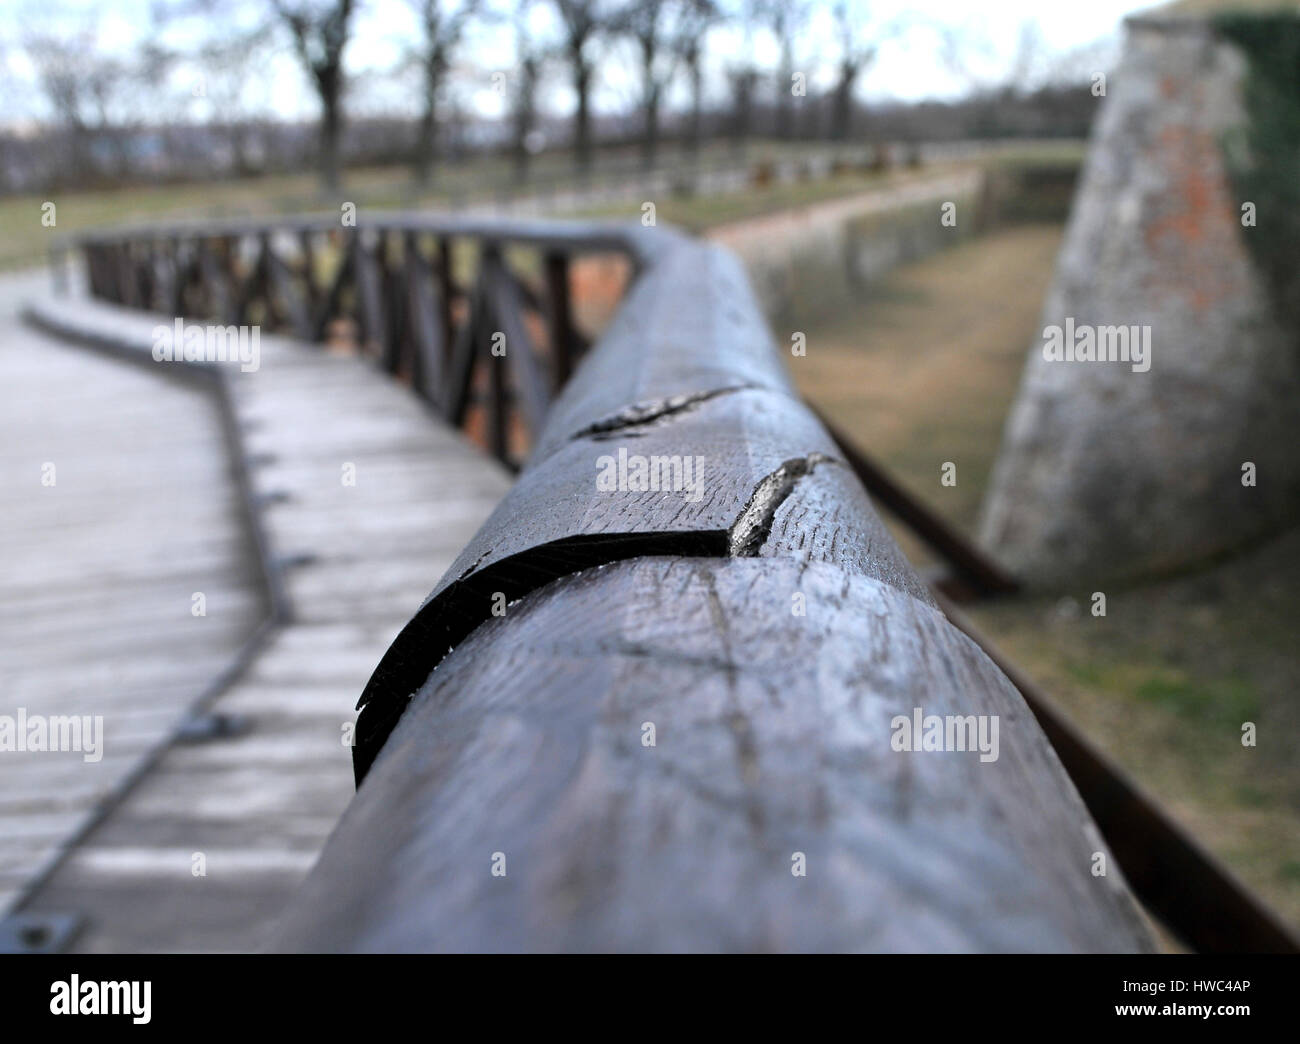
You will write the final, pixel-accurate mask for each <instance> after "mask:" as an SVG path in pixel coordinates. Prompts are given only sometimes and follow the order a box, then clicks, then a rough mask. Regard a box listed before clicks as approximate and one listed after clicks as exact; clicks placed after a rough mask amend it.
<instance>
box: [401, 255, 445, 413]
mask: <svg viewBox="0 0 1300 1044" xmlns="http://www.w3.org/2000/svg"><path fill="white" fill-rule="evenodd" d="M405 264H406V304H407V309H408V311H407V319H406V329H407V331H408V335H409V336H408V338H407V343H408V344H409V345H410V350H411V383H412V385H413V386H414V388H415V390H416V392H417V393H418V394H419V395H420V396H421V397H422V398H424V399H426V400H427V401H428V402H430V403H433V404H434V405H436V406H441V405H442V403H443V401H444V400H443V395H444V392H443V388H444V384H445V381H446V375H445V370H446V366H445V358H444V357H445V353H446V348H445V344H444V341H443V325H442V321H441V316H442V300H441V298H440V296H439V294H438V290H437V287H436V286H435V284H434V282H433V272H432V270H431V269H430V267H429V264H428V262H427V261H425V259H424V257H423V256H422V255H421V254H420V252H419V250H418V249H417V245H416V238H415V236H414V235H410V236H408V238H407V242H406V254H405Z"/></svg>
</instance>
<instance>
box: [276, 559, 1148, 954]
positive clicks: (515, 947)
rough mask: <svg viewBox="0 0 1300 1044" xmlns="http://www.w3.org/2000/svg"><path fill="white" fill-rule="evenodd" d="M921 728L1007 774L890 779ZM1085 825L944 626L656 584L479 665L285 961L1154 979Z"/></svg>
mask: <svg viewBox="0 0 1300 1044" xmlns="http://www.w3.org/2000/svg"><path fill="white" fill-rule="evenodd" d="M794 594H799V595H801V596H803V598H804V599H805V604H806V606H807V614H806V615H805V616H798V615H792V614H791V611H790V607H791V600H792V595H794ZM868 620H869V621H871V626H870V628H869V629H864V627H863V626H862V621H868ZM523 677H526V678H527V683H526V684H520V682H519V679H520V678H523ZM918 706H920V707H923V708H924V709H925V711H926V713H928V714H934V715H939V716H944V715H961V716H965V715H984V716H988V717H989V718H994V719H995V720H997V721H999V722H1000V723H1001V726H1000V731H999V739H998V746H999V750H998V757H997V758H996V760H993V761H987V762H986V761H983V760H981V756H980V754H979V753H977V752H973V751H972V752H969V753H960V752H947V753H945V752H937V753H936V752H923V751H920V752H914V751H898V750H895V749H893V747H892V744H891V735H892V728H891V719H892V718H893V717H894V716H896V715H899V716H905V717H906V718H907V719H909V720H910V719H911V717H912V715H913V711H914V708H916V707H918ZM647 726H653V728H654V745H653V746H648V745H646V743H645V739H644V737H646V736H647ZM1086 821H1087V813H1086V812H1085V811H1084V809H1083V806H1082V805H1081V804H1080V802H1079V799H1078V797H1077V795H1075V793H1074V791H1073V789H1072V788H1071V787H1070V784H1069V782H1068V780H1067V779H1066V777H1065V775H1064V773H1063V772H1062V771H1061V768H1060V765H1059V763H1058V762H1057V761H1056V758H1055V756H1054V755H1053V754H1052V752H1051V750H1050V748H1049V747H1048V745H1047V742H1046V741H1045V739H1044V738H1043V735H1042V733H1041V732H1040V731H1039V730H1038V728H1037V726H1036V725H1035V723H1034V721H1033V718H1032V716H1031V715H1030V714H1029V713H1028V711H1027V710H1026V708H1025V706H1024V703H1023V701H1022V700H1021V699H1020V696H1019V694H1018V693H1017V692H1016V691H1015V689H1014V688H1013V687H1012V686H1011V685H1010V683H1009V682H1008V681H1007V680H1006V678H1005V677H1003V676H1002V674H1001V673H1000V672H999V671H998V670H997V669H996V668H995V667H994V666H993V665H992V664H991V663H989V661H988V660H987V659H986V658H985V657H984V656H983V655H982V654H981V653H980V652H979V651H978V649H976V648H975V647H974V646H973V645H972V644H971V643H970V642H969V641H968V640H967V639H966V638H965V637H964V636H962V635H961V634H959V633H958V632H957V631H956V630H955V629H954V628H952V627H951V626H950V625H949V624H948V623H947V621H946V620H945V619H944V618H943V616H942V615H941V614H940V613H939V612H938V611H937V610H935V609H934V608H932V607H931V606H929V605H926V604H924V603H922V602H919V601H917V600H916V599H915V598H913V597H911V596H910V595H908V594H907V593H905V592H903V591H900V590H899V589H897V588H895V587H893V586H891V585H888V584H883V583H880V582H879V581H876V580H873V579H871V578H868V577H863V576H855V575H850V574H846V573H845V572H844V571H843V570H841V569H838V568H836V567H834V566H830V565H825V564H812V565H806V564H804V563H800V562H798V561H794V560H791V559H788V558H786V559H780V560H759V559H753V558H729V559H728V558H722V559H693V560H684V559H681V558H676V557H668V558H651V559H641V560H638V561H635V562H624V563H622V564H617V565H611V566H607V567H605V568H603V569H599V570H591V571H588V572H584V573H579V574H576V575H570V576H567V577H564V578H563V579H561V580H559V581H557V582H556V583H554V584H552V585H550V586H548V587H545V588H543V589H540V590H538V591H536V592H534V593H533V594H531V595H529V596H527V597H526V598H525V599H524V600H523V601H522V602H519V603H515V604H512V605H511V606H510V608H509V610H508V611H507V614H506V616H505V617H502V618H493V619H490V620H488V621H487V622H485V624H484V625H483V626H482V627H480V628H479V629H478V630H476V631H475V632H474V633H473V634H472V635H471V636H470V637H469V638H468V639H466V640H465V641H464V642H463V643H462V644H460V645H458V646H457V648H456V649H455V651H454V652H453V653H451V655H450V656H449V657H448V658H447V659H446V660H445V661H444V662H443V664H442V665H441V666H440V667H439V669H438V670H437V671H436V672H434V674H433V675H432V676H431V677H430V678H429V681H428V684H427V685H425V686H424V687H423V688H422V689H421V691H420V693H419V695H418V696H417V698H416V700H415V701H414V703H413V704H412V707H411V709H410V710H409V711H408V713H407V715H406V717H405V718H404V719H403V720H402V723H401V725H400V726H399V727H398V729H397V730H396V731H395V732H394V734H393V736H392V739H391V740H390V742H389V747H388V748H387V749H386V750H385V752H384V756H383V757H382V758H381V759H380V760H379V762H377V763H376V765H375V766H374V769H373V770H372V772H371V774H370V776H369V777H367V779H366V781H365V783H364V785H363V786H362V787H361V788H360V790H359V791H358V794H357V797H356V800H355V801H354V802H353V804H352V805H351V806H350V808H349V809H348V812H347V813H346V815H345V816H344V818H343V821H342V823H341V824H340V826H339V828H338V830H337V831H336V832H335V833H334V835H333V836H332V837H331V839H330V842H329V844H328V845H327V847H326V850H325V852H324V853H323V854H322V857H321V860H320V863H319V864H318V866H317V868H316V870H315V871H314V872H313V874H312V875H311V877H310V878H309V879H308V881H307V882H306V884H305V885H304V887H303V889H302V890H301V892H299V893H298V895H297V896H296V897H295V900H294V902H293V904H292V906H291V907H290V909H289V911H288V913H287V914H286V915H285V918H284V920H283V922H282V931H281V934H279V935H278V937H277V938H276V940H275V941H274V944H273V946H274V948H277V949H285V950H290V951H302V950H306V951H319V950H325V951H337V950H343V951H385V952H388V951H424V950H438V951H443V950H447V951H460V950H470V951H537V950H543V951H555V950H560V951H577V952H611V951H613V952H618V951H628V950H634V951H643V950H650V951H674V952H679V951H704V952H714V951H718V950H724V951H804V950H819V951H825V950H832V951H834V950H841V951H862V950H871V951H896V952H899V951H917V950H920V951H941V952H951V951H963V952H1023V951H1024V950H1026V949H1032V950H1035V951H1091V952H1117V951H1118V952H1128V951H1141V950H1146V949H1149V948H1150V946H1151V943H1150V940H1149V939H1148V938H1147V937H1146V934H1145V931H1144V929H1143V927H1142V921H1141V919H1140V917H1139V915H1138V914H1137V912H1136V910H1135V908H1134V906H1133V903H1132V900H1131V899H1130V897H1129V896H1128V894H1127V892H1126V891H1125V889H1124V887H1123V885H1122V883H1121V881H1120V880H1119V878H1118V875H1117V873H1116V872H1115V871H1114V869H1113V863H1112V864H1111V865H1112V870H1111V872H1110V875H1109V876H1108V877H1105V878H1100V877H1094V876H1092V873H1091V867H1092V865H1093V860H1094V853H1095V852H1097V851H1102V852H1103V853H1104V851H1105V849H1104V846H1103V845H1100V843H1099V841H1098V839H1097V838H1096V836H1095V834H1093V833H1092V832H1090V831H1088V830H1086V829H1083V828H1082V826H1081V825H1082V824H1084V823H1086ZM494 853H502V857H503V858H504V860H505V864H504V868H505V874H504V876H501V874H500V864H498V873H497V874H496V875H494V873H493V860H494ZM800 857H802V859H803V860H804V864H803V865H804V868H805V869H806V876H794V875H792V868H794V867H795V866H797V865H798V864H797V862H796V860H798V859H799V858H800Z"/></svg>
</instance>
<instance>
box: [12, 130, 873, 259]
mask: <svg viewBox="0 0 1300 1044" xmlns="http://www.w3.org/2000/svg"><path fill="white" fill-rule="evenodd" d="M800 155H801V152H800V150H799V146H798V144H797V143H796V144H791V143H784V142H761V141H756V142H752V143H751V144H750V145H749V147H748V149H747V151H746V154H745V157H744V160H743V162H744V163H746V164H757V163H761V162H763V161H765V160H771V159H777V158H781V157H794V158H798V157H799V156H800ZM672 159H673V157H672V154H671V150H665V155H664V161H665V162H668V163H670V162H671V161H672ZM740 162H742V161H740V160H737V159H736V158H734V157H733V155H732V153H731V152H730V150H729V148H728V146H726V145H711V146H708V147H706V148H705V149H703V150H702V151H701V155H700V163H701V164H702V165H704V166H706V167H726V166H730V165H736V164H739V163H740ZM635 164H636V152H635V150H634V149H621V150H603V151H602V152H601V154H600V155H599V156H598V158H597V163H596V168H595V173H594V174H593V178H594V180H595V183H596V184H600V182H601V178H602V177H605V176H609V177H614V178H617V177H618V176H619V175H618V174H617V170H626V169H629V168H631V169H635ZM512 176H513V168H512V166H511V162H510V160H509V159H508V158H505V157H500V156H484V157H476V158H473V159H470V160H466V161H464V162H460V163H446V164H443V165H442V166H441V167H439V168H438V169H437V171H436V177H435V181H434V183H433V184H432V185H431V186H429V187H428V188H417V187H416V186H415V185H414V184H413V183H412V181H411V175H410V171H409V169H408V168H406V167H402V166H388V167H373V168H353V169H349V170H348V171H346V172H345V175H344V185H343V189H342V190H341V191H340V192H339V193H338V194H337V196H334V195H325V194H324V193H323V192H322V190H321V188H320V183H319V180H318V179H317V178H316V176H315V175H314V174H309V173H308V174H275V175H268V176H266V177H258V178H243V179H227V180H224V181H213V182H196V183H190V184H175V185H136V186H132V187H129V188H122V189H101V190H94V191H84V192H82V191H76V192H63V191H60V192H48V193H34V194H29V195H21V196H5V197H0V223H2V224H3V227H4V228H5V230H6V235H5V236H4V238H3V239H0V269H5V268H15V267H20V266H24V265H30V264H35V263H39V262H41V261H42V260H44V258H45V256H46V251H47V249H48V247H49V243H50V240H51V239H52V238H53V237H55V236H57V235H59V234H64V235H66V234H68V233H71V232H76V231H77V230H79V229H84V228H91V227H94V226H97V225H118V224H129V223H133V222H145V221H157V220H162V219H165V218H205V217H207V218H224V217H243V216H256V215H260V214H289V213H304V212H312V211H322V210H337V208H338V207H339V206H340V204H341V203H342V202H344V201H350V202H353V203H356V204H357V206H358V207H359V208H360V207H373V208H376V209H386V210H387V209H401V208H412V209H416V208H422V207H441V208H447V207H455V206H457V205H460V204H463V203H465V202H467V201H490V200H492V199H494V198H498V197H508V195H510V194H513V193H520V194H529V193H533V192H538V193H541V194H543V195H545V193H546V192H547V191H549V190H550V188H551V187H559V188H572V187H573V160H572V158H571V156H570V155H569V154H568V153H565V152H553V153H545V154H543V155H541V156H539V157H537V158H536V159H535V160H534V162H533V166H532V179H531V181H530V182H529V183H527V184H524V185H522V186H516V185H514V183H513V181H512ZM793 187H794V188H799V187H800V186H793ZM852 190H853V187H852V186H845V187H844V188H842V189H840V190H839V191H852ZM783 198H784V197H782V196H781V194H780V193H775V194H773V196H772V199H771V201H770V202H768V203H766V204H765V205H766V206H773V205H785V204H784V203H783V202H782V199H783ZM46 200H49V201H52V202H53V203H55V205H56V206H57V208H58V210H57V218H58V223H57V226H56V227H55V228H46V227H44V226H43V225H42V224H41V205H42V203H44V202H45V201H46ZM713 202H715V203H716V202H717V201H716V200H714V201H713ZM696 205H697V206H701V205H704V206H707V203H706V204H698V203H697V204H696ZM745 212H751V211H745ZM611 214H612V215H616V216H620V217H622V216H627V217H629V218H634V219H638V220H639V218H640V210H639V209H636V210H634V212H633V213H631V214H629V213H628V209H627V208H626V207H622V208H618V209H617V210H614V211H611ZM664 220H668V219H667V218H664Z"/></svg>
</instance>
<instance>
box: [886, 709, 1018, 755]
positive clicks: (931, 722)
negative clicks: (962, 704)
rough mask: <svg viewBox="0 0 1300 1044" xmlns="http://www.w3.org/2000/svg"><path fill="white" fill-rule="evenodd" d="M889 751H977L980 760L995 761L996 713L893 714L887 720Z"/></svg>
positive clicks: (913, 711) (996, 742) (920, 712)
mask: <svg viewBox="0 0 1300 1044" xmlns="http://www.w3.org/2000/svg"><path fill="white" fill-rule="evenodd" d="M889 731H890V733H891V735H890V737H889V746H890V748H891V749H892V750H900V751H902V750H911V751H932V750H957V751H979V755H980V761H985V762H988V761H997V760H998V716H997V715H996V714H946V715H944V716H943V717H940V716H939V715H938V714H926V713H925V712H924V711H923V710H922V709H921V708H920V707H913V708H912V716H911V717H910V718H909V717H908V716H907V715H905V714H896V715H894V717H893V718H891V719H890V721H889Z"/></svg>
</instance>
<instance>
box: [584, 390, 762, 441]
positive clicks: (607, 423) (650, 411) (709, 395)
mask: <svg viewBox="0 0 1300 1044" xmlns="http://www.w3.org/2000/svg"><path fill="white" fill-rule="evenodd" d="M761 388H762V385H758V384H752V383H745V384H731V385H727V386H726V387H725V388H710V389H709V390H708V391H701V392H687V393H685V394H682V395H673V396H670V397H669V398H667V399H652V400H650V401H649V402H639V403H633V404H632V405H631V406H625V407H623V409H621V410H619V411H618V412H617V413H613V414H610V415H609V416H608V417H602V418H601V419H600V420H598V421H594V422H593V423H591V424H588V425H587V426H586V427H585V428H583V429H582V430H581V431H578V432H576V433H575V434H574V435H572V436H570V440H569V441H571V442H573V441H576V440H578V439H611V438H614V436H615V433H618V434H622V435H629V434H630V435H635V434H637V433H636V432H635V431H634V430H631V429H636V428H643V427H646V426H647V425H650V424H654V423H656V422H658V421H662V420H666V419H669V418H675V417H676V416H678V415H680V414H682V413H688V412H690V411H691V410H693V409H695V408H696V407H697V406H699V405H700V404H701V403H704V402H708V401H709V400H710V399H716V398H717V397H718V396H719V395H730V394H732V393H734V392H741V391H754V390H757V389H761Z"/></svg>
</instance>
